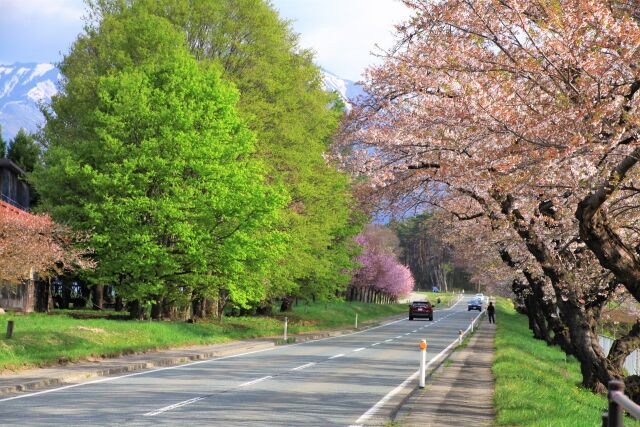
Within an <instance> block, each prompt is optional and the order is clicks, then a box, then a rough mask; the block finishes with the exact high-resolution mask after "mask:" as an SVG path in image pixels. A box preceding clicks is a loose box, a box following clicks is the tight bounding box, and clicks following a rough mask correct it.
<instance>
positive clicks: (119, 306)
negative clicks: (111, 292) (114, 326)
mask: <svg viewBox="0 0 640 427" xmlns="http://www.w3.org/2000/svg"><path fill="white" fill-rule="evenodd" d="M115 309H116V311H122V310H124V302H123V301H122V297H121V296H120V295H116V306H115Z"/></svg>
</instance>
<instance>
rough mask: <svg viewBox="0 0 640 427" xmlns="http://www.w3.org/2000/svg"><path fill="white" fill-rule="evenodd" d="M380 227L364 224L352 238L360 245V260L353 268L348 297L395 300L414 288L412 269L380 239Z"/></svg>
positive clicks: (381, 300) (380, 300)
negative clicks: (402, 262)
mask: <svg viewBox="0 0 640 427" xmlns="http://www.w3.org/2000/svg"><path fill="white" fill-rule="evenodd" d="M380 234H381V232H380V230H379V227H367V228H366V229H365V231H364V232H363V233H362V234H360V235H358V236H356V237H355V238H354V240H355V241H356V243H357V244H359V245H360V246H361V247H362V252H361V254H360V255H358V257H357V258H356V260H355V261H356V262H357V263H358V264H360V267H357V268H356V270H355V271H354V276H353V280H352V286H351V288H350V290H349V291H348V292H349V298H350V299H360V300H363V301H367V302H390V301H396V300H398V299H399V298H402V297H404V296H406V295H408V294H409V293H411V291H412V290H413V288H414V285H415V281H414V279H413V276H412V274H411V271H410V270H409V268H407V267H406V266H404V265H402V264H400V263H399V262H398V261H397V259H396V255H394V253H393V250H394V246H393V245H388V244H387V243H388V240H385V239H380Z"/></svg>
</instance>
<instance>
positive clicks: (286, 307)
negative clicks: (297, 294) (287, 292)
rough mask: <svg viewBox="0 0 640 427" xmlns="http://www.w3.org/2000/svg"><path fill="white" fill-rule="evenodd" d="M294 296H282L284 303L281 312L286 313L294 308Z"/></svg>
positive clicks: (281, 305)
mask: <svg viewBox="0 0 640 427" xmlns="http://www.w3.org/2000/svg"><path fill="white" fill-rule="evenodd" d="M293 302H294V299H293V297H284V298H282V304H280V312H282V313H284V312H286V311H291V309H292V308H293Z"/></svg>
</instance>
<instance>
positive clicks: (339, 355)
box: [329, 353, 344, 359]
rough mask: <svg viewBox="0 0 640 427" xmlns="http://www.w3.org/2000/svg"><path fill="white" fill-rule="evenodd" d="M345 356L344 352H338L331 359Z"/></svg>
mask: <svg viewBox="0 0 640 427" xmlns="http://www.w3.org/2000/svg"><path fill="white" fill-rule="evenodd" d="M342 356H344V353H340V354H336V355H335V356H331V357H330V358H329V359H337V358H338V357H342Z"/></svg>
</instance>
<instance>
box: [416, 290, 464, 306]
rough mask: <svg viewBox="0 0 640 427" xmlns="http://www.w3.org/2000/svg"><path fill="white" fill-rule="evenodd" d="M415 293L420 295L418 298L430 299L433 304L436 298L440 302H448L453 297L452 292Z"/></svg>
mask: <svg viewBox="0 0 640 427" xmlns="http://www.w3.org/2000/svg"><path fill="white" fill-rule="evenodd" d="M416 293H417V294H419V295H420V298H422V299H424V300H427V301H431V302H432V303H434V304H435V302H436V301H437V300H438V298H440V302H441V303H442V304H447V302H449V301H450V300H451V299H453V297H454V296H457V295H454V294H452V293H450V292H449V293H445V292H416Z"/></svg>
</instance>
